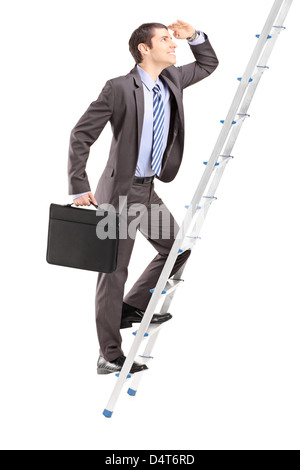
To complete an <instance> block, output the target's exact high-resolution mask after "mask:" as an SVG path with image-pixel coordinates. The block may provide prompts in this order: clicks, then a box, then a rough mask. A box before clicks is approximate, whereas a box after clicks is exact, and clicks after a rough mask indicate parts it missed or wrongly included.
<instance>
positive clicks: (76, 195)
mask: <svg viewBox="0 0 300 470" xmlns="http://www.w3.org/2000/svg"><path fill="white" fill-rule="evenodd" d="M89 192H90V191H88V192H87V193H81V194H73V195H72V198H73V201H74V199H77V198H78V197H81V196H84V195H85V194H89Z"/></svg>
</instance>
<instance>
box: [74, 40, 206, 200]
mask: <svg viewBox="0 0 300 470" xmlns="http://www.w3.org/2000/svg"><path fill="white" fill-rule="evenodd" d="M198 34H199V38H198V39H196V40H195V41H193V42H190V41H189V44H190V45H191V46H197V45H198V44H202V43H203V42H205V41H206V39H205V35H204V33H202V32H201V31H198ZM137 69H138V72H139V74H140V77H141V80H142V83H143V89H144V108H145V109H144V123H143V130H142V136H141V143H140V151H139V157H138V162H137V167H136V172H135V176H137V177H139V178H144V177H148V176H153V175H154V174H155V173H154V171H153V170H152V168H151V159H152V149H153V93H154V92H153V88H154V86H155V85H159V87H160V90H161V94H162V99H163V102H164V111H165V121H164V140H163V149H162V151H163V153H164V151H165V149H166V147H167V142H168V135H169V128H170V117H171V102H170V91H169V87H168V85H167V84H166V83H163V82H162V80H161V79H160V78H159V77H158V79H157V80H156V82H155V81H154V80H153V78H152V77H150V75H149V74H148V73H147V72H145V70H143V69H142V68H141V67H140V66H139V65H138V66H137ZM89 192H90V191H88V192H85V193H82V194H74V195H73V196H72V198H73V199H76V198H78V197H80V196H84V195H85V194H88V193H89Z"/></svg>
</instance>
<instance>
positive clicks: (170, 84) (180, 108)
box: [162, 73, 184, 124]
mask: <svg viewBox="0 0 300 470" xmlns="http://www.w3.org/2000/svg"><path fill="white" fill-rule="evenodd" d="M162 79H163V80H165V82H166V84H167V85H168V87H169V88H170V90H171V92H172V93H173V95H174V97H175V99H176V103H177V108H178V114H179V119H180V121H181V123H182V124H183V121H184V119H183V104H182V95H181V92H180V90H179V89H178V88H177V86H176V85H175V84H174V83H173V82H172V80H170V79H169V78H168V77H166V76H165V75H164V74H163V73H162Z"/></svg>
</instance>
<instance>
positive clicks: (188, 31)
mask: <svg viewBox="0 0 300 470" xmlns="http://www.w3.org/2000/svg"><path fill="white" fill-rule="evenodd" d="M168 28H169V29H171V30H172V31H174V33H173V36H174V38H176V39H188V38H191V37H192V36H193V34H194V33H195V28H193V26H191V25H190V24H188V23H185V22H184V21H181V20H177V21H176V22H175V23H172V24H170V26H168Z"/></svg>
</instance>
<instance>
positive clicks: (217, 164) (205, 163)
mask: <svg viewBox="0 0 300 470" xmlns="http://www.w3.org/2000/svg"><path fill="white" fill-rule="evenodd" d="M207 164H208V162H203V165H207ZM219 165H220V163H218V162H217V163H216V164H215V166H219Z"/></svg>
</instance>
